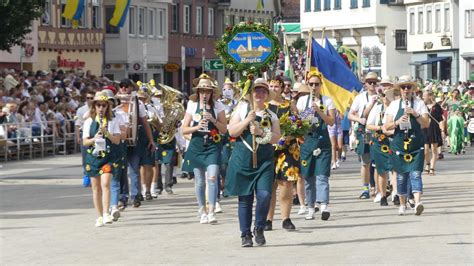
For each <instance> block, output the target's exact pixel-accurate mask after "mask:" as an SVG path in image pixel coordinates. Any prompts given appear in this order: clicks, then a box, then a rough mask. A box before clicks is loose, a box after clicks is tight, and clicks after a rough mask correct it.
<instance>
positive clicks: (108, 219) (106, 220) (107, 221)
mask: <svg viewBox="0 0 474 266" xmlns="http://www.w3.org/2000/svg"><path fill="white" fill-rule="evenodd" d="M102 220H103V221H104V224H111V223H112V222H113V221H114V217H112V215H110V214H108V213H107V214H104V216H103V217H102Z"/></svg>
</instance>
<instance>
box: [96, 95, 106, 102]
mask: <svg viewBox="0 0 474 266" xmlns="http://www.w3.org/2000/svg"><path fill="white" fill-rule="evenodd" d="M98 98H99V99H97V101H99V102H106V101H108V100H109V98H108V97H107V96H106V95H103V94H102V95H99V97H98Z"/></svg>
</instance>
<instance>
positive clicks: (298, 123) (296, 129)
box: [278, 112, 311, 146]
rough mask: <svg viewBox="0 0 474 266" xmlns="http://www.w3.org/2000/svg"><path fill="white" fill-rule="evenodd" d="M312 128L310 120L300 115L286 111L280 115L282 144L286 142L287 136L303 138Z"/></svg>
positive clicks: (280, 143)
mask: <svg viewBox="0 0 474 266" xmlns="http://www.w3.org/2000/svg"><path fill="white" fill-rule="evenodd" d="M310 130H311V123H310V121H309V120H303V119H301V118H300V117H299V116H298V115H295V114H290V112H287V113H285V114H284V115H282V116H281V117H280V131H281V136H282V139H280V141H279V142H278V144H279V145H280V146H283V145H284V144H285V137H294V138H301V137H303V136H304V135H306V134H308V132H309V131H310Z"/></svg>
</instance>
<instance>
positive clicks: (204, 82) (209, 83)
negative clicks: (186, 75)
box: [189, 74, 219, 102]
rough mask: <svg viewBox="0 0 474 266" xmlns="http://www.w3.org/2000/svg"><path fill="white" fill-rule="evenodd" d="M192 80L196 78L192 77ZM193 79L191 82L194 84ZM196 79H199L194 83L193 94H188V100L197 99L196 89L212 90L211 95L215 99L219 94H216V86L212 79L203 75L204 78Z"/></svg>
mask: <svg viewBox="0 0 474 266" xmlns="http://www.w3.org/2000/svg"><path fill="white" fill-rule="evenodd" d="M204 75H205V74H204ZM201 76H202V74H201ZM206 76H207V75H206ZM208 77H209V76H208ZM194 80H196V79H194ZM194 80H193V84H194ZM198 80H199V82H198V83H197V84H196V85H194V87H193V95H191V96H189V100H190V101H193V102H194V101H197V100H198V95H197V91H198V89H202V90H212V92H213V96H212V97H213V98H214V100H217V99H218V97H219V95H218V92H217V87H216V85H215V83H214V82H213V79H210V78H206V77H204V78H200V79H199V78H198Z"/></svg>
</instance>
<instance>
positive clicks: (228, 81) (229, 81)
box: [224, 77, 234, 86]
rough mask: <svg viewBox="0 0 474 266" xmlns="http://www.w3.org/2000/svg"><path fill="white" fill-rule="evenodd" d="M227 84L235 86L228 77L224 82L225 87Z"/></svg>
mask: <svg viewBox="0 0 474 266" xmlns="http://www.w3.org/2000/svg"><path fill="white" fill-rule="evenodd" d="M225 84H231V85H232V86H233V85H234V82H232V81H231V80H230V78H228V77H226V78H225V80H224V85H225Z"/></svg>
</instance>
